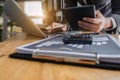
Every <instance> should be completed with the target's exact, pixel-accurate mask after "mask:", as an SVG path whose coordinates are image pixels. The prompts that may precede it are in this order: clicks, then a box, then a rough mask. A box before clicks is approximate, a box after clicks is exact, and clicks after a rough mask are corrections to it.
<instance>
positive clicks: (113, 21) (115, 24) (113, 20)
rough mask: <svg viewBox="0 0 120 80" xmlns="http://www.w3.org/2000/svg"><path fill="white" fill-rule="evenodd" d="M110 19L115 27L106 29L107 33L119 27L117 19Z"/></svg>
mask: <svg viewBox="0 0 120 80" xmlns="http://www.w3.org/2000/svg"><path fill="white" fill-rule="evenodd" d="M110 19H111V20H112V25H113V26H112V28H110V29H106V30H105V31H110V30H112V29H114V28H116V27H117V23H116V21H115V19H114V18H112V17H110Z"/></svg>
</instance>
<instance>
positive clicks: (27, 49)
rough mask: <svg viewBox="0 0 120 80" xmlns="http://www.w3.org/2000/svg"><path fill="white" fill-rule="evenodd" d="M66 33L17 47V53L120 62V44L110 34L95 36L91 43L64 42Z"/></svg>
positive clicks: (98, 61)
mask: <svg viewBox="0 0 120 80" xmlns="http://www.w3.org/2000/svg"><path fill="white" fill-rule="evenodd" d="M63 37H64V35H62V34H61V35H57V36H54V37H49V38H47V39H43V40H39V41H36V42H33V43H30V44H26V45H23V46H19V47H17V48H16V51H17V53H20V54H21V53H22V54H32V55H33V56H34V57H37V58H45V57H47V58H48V57H49V58H50V57H53V58H59V59H67V60H73V61H80V60H86V61H94V62H95V63H96V64H99V63H100V62H108V63H120V45H119V43H118V42H117V41H116V40H115V39H114V38H113V37H112V36H111V35H109V34H99V35H94V36H93V42H92V44H91V45H84V44H64V43H63V41H62V40H63Z"/></svg>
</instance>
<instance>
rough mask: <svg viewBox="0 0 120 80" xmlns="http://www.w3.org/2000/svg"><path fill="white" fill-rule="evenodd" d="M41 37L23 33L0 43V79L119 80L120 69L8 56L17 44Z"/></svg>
mask: <svg viewBox="0 0 120 80" xmlns="http://www.w3.org/2000/svg"><path fill="white" fill-rule="evenodd" d="M39 39H41V38H38V37H33V36H28V35H24V34H20V35H16V36H14V37H12V38H10V39H8V40H6V41H4V42H2V43H0V55H4V56H2V57H0V80H120V71H119V70H118V71H115V70H105V69H96V68H88V67H81V66H72V65H62V64H53V63H43V62H35V61H28V60H19V59H12V58H9V57H8V56H9V54H11V53H13V52H15V48H16V47H17V46H20V45H23V44H26V43H30V42H34V41H36V40H39Z"/></svg>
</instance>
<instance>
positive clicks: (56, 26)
mask: <svg viewBox="0 0 120 80" xmlns="http://www.w3.org/2000/svg"><path fill="white" fill-rule="evenodd" d="M47 30H48V32H49V33H51V34H55V33H58V32H63V31H66V30H67V25H65V24H60V23H56V22H53V23H52V25H51V26H49V27H47Z"/></svg>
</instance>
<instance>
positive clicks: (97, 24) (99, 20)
mask: <svg viewBox="0 0 120 80" xmlns="http://www.w3.org/2000/svg"><path fill="white" fill-rule="evenodd" d="M78 25H79V26H80V27H82V28H84V29H87V30H90V31H94V32H100V31H101V30H103V29H108V28H111V27H112V20H111V19H110V18H105V17H104V16H103V15H102V14H101V12H99V11H96V18H89V17H84V18H83V21H78Z"/></svg>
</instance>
